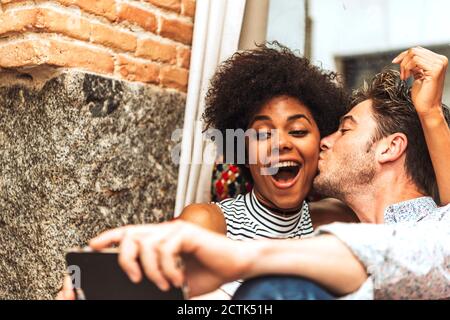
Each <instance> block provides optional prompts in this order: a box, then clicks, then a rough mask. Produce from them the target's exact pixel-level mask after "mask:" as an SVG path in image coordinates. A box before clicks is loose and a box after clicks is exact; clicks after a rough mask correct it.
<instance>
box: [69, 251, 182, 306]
mask: <svg viewBox="0 0 450 320" xmlns="http://www.w3.org/2000/svg"><path fill="white" fill-rule="evenodd" d="M117 258H118V252H117V250H116V249H108V250H104V251H92V250H89V249H74V250H70V251H68V252H67V253H66V262H67V267H68V273H69V275H70V277H71V279H72V285H73V286H74V290H75V293H76V296H77V299H79V300H184V299H185V294H184V290H182V289H178V288H171V289H170V290H169V291H161V290H160V289H159V288H158V287H157V286H156V285H155V284H154V283H153V282H151V281H150V280H148V279H147V278H146V277H145V276H144V277H143V280H142V281H141V282H140V283H137V284H136V283H133V282H132V281H131V280H130V279H129V278H128V276H127V274H126V273H125V272H124V271H123V270H122V269H121V267H120V266H119V264H118V262H117Z"/></svg>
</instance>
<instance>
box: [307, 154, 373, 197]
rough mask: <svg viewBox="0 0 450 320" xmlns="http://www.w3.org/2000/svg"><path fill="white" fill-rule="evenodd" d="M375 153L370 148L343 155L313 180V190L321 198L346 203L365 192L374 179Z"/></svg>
mask: <svg viewBox="0 0 450 320" xmlns="http://www.w3.org/2000/svg"><path fill="white" fill-rule="evenodd" d="M375 173H376V169H375V152H374V151H373V150H372V148H369V150H367V151H366V150H364V151H363V150H361V151H360V152H358V153H357V154H354V153H353V154H350V153H349V154H345V155H343V156H342V157H340V158H339V159H338V163H335V164H334V165H333V167H332V168H325V169H324V170H322V171H321V172H320V173H319V175H318V176H317V177H316V178H315V179H314V182H313V189H314V191H315V192H317V193H318V194H319V195H321V196H322V197H330V198H335V199H339V200H341V201H344V202H345V201H346V199H349V198H351V197H353V196H355V195H357V194H360V193H361V192H363V193H364V192H365V189H364V188H366V191H368V190H367V187H368V186H370V185H371V184H372V182H373V180H374V178H375Z"/></svg>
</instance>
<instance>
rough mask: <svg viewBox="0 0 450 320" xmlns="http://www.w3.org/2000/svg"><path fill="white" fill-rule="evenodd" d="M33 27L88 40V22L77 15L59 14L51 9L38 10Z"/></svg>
mask: <svg viewBox="0 0 450 320" xmlns="http://www.w3.org/2000/svg"><path fill="white" fill-rule="evenodd" d="M35 27H36V28H37V29H42V30H43V31H47V32H56V33H61V34H63V35H66V36H69V37H72V38H76V39H80V40H89V34H90V28H91V26H90V22H89V21H88V20H87V19H85V18H81V17H80V16H78V15H73V14H70V13H61V12H58V11H54V10H51V9H46V8H45V9H44V8H42V9H39V14H38V18H37V21H36V25H35Z"/></svg>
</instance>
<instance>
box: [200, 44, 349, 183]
mask: <svg viewBox="0 0 450 320" xmlns="http://www.w3.org/2000/svg"><path fill="white" fill-rule="evenodd" d="M336 80H337V74H336V73H334V72H326V71H324V70H322V69H320V68H319V67H316V66H314V65H312V64H311V63H310V61H309V60H308V59H306V58H304V57H300V56H298V55H296V54H295V53H294V52H292V51H291V50H290V49H288V48H287V47H285V46H283V45H281V44H279V43H278V42H272V43H267V44H264V45H260V46H259V47H258V48H257V49H254V50H246V51H241V52H237V53H235V54H234V55H233V56H232V57H231V58H229V59H228V60H226V61H225V62H223V63H222V64H221V65H220V66H219V67H218V69H217V71H216V73H215V75H214V76H213V78H212V80H211V83H210V87H209V90H208V92H207V94H206V107H205V112H204V114H203V118H204V121H205V124H206V129H209V128H215V129H218V130H220V131H221V132H222V136H223V137H224V138H225V136H226V129H234V130H236V129H242V130H247V129H248V126H249V123H250V121H251V119H252V117H253V116H254V115H255V114H256V113H257V112H258V111H259V109H260V108H261V107H262V106H263V105H264V103H265V102H267V101H268V100H270V99H272V98H274V97H276V96H280V95H287V96H291V97H294V98H296V99H298V100H299V101H300V102H302V103H303V104H304V105H305V106H306V107H308V109H309V110H310V112H311V113H312V115H313V117H314V120H315V121H316V123H317V125H318V127H319V130H320V133H321V136H322V137H323V136H326V135H328V134H330V133H332V132H333V131H334V130H336V128H337V127H338V125H339V118H340V117H341V116H342V115H344V113H345V109H346V107H347V106H348V103H349V97H348V95H347V94H346V92H345V91H344V90H343V89H342V88H341V87H340V86H339V84H338V82H337V81H336ZM228 162H230V161H228ZM242 168H243V167H242V166H241V169H242ZM244 168H245V167H244ZM244 170H245V169H244ZM247 176H248V174H247Z"/></svg>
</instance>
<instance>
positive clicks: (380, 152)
mask: <svg viewBox="0 0 450 320" xmlns="http://www.w3.org/2000/svg"><path fill="white" fill-rule="evenodd" d="M407 146H408V138H407V137H406V135H405V134H404V133H401V132H396V133H393V134H391V135H389V136H387V137H385V138H383V139H382V140H381V141H380V142H379V144H378V146H377V160H378V162H379V163H381V164H384V163H388V162H394V161H397V160H398V159H399V158H400V157H402V156H403V155H404V154H405V152H406V147H407Z"/></svg>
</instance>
